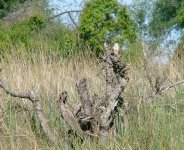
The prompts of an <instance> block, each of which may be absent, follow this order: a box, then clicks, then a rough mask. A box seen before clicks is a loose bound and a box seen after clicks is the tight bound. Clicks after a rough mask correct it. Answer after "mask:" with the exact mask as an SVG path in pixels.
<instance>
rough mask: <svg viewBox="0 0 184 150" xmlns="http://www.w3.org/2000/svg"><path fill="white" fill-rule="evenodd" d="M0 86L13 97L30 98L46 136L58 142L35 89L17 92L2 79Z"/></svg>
mask: <svg viewBox="0 0 184 150" xmlns="http://www.w3.org/2000/svg"><path fill="white" fill-rule="evenodd" d="M0 88H2V89H3V90H4V91H5V92H6V93H7V94H10V95H11V96H13V97H18V98H25V99H28V100H30V101H31V102H32V104H33V107H34V109H35V111H36V114H37V116H38V120H39V122H40V125H41V128H42V130H43V132H44V134H45V135H46V137H47V138H48V139H49V140H50V141H51V142H53V143H56V142H57V140H58V139H57V136H56V135H55V134H54V132H52V131H51V129H50V127H49V125H48V123H47V119H46V118H45V115H44V113H43V109H42V106H41V104H40V99H39V97H38V96H37V95H36V94H35V93H34V92H33V91H28V92H17V91H14V90H12V89H11V88H10V87H8V86H7V85H6V84H5V83H4V82H3V81H2V80H0Z"/></svg>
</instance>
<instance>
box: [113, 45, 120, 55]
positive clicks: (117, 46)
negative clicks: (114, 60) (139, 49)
mask: <svg viewBox="0 0 184 150" xmlns="http://www.w3.org/2000/svg"><path fill="white" fill-rule="evenodd" d="M113 51H114V54H115V55H119V53H120V46H119V43H115V44H114V46H113Z"/></svg>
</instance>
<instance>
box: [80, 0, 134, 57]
mask: <svg viewBox="0 0 184 150" xmlns="http://www.w3.org/2000/svg"><path fill="white" fill-rule="evenodd" d="M80 38H81V39H83V40H84V42H86V43H87V44H89V46H90V48H92V49H93V50H94V51H95V52H96V54H97V55H98V54H99V53H100V52H101V51H102V49H103V43H104V42H105V41H106V40H107V39H109V40H111V41H112V42H119V43H121V44H125V43H126V41H127V40H133V39H135V38H136V32H135V28H134V24H133V21H132V20H131V19H130V17H129V15H128V13H127V11H126V7H125V6H123V5H121V4H120V3H119V2H118V1H117V0H109V1H107V0H90V1H88V2H86V4H85V6H84V9H83V11H82V13H81V17H80Z"/></svg>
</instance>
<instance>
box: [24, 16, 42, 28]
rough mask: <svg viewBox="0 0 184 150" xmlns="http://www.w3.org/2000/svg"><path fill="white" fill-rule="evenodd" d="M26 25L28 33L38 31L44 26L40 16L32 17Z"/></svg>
mask: <svg viewBox="0 0 184 150" xmlns="http://www.w3.org/2000/svg"><path fill="white" fill-rule="evenodd" d="M27 25H28V26H29V30H30V31H35V30H40V29H42V28H43V27H44V26H45V20H44V18H43V17H42V16H39V15H34V16H32V17H31V18H30V19H29V20H28V22H27Z"/></svg>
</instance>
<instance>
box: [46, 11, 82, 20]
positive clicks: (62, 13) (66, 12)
mask: <svg viewBox="0 0 184 150" xmlns="http://www.w3.org/2000/svg"><path fill="white" fill-rule="evenodd" d="M79 12H81V10H67V11H64V12H61V13H59V14H57V15H54V16H52V17H49V18H48V20H51V19H54V18H57V17H60V16H62V15H64V14H68V13H79Z"/></svg>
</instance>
